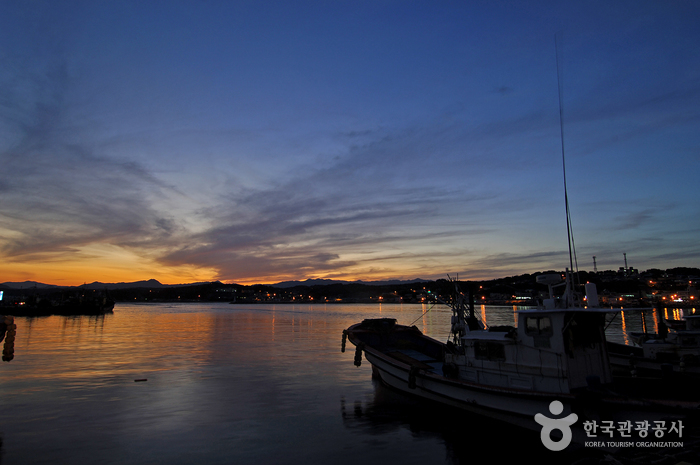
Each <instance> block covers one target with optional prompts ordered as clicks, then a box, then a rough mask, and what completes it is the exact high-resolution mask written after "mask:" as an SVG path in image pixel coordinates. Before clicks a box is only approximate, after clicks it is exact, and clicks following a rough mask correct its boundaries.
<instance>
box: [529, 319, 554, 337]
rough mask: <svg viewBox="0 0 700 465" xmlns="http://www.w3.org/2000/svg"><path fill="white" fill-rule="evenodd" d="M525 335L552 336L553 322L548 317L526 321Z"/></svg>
mask: <svg viewBox="0 0 700 465" xmlns="http://www.w3.org/2000/svg"><path fill="white" fill-rule="evenodd" d="M525 334H527V335H528V336H535V335H546V336H551V335H552V321H551V320H550V319H549V317H548V316H539V317H532V316H529V317H527V318H526V319H525Z"/></svg>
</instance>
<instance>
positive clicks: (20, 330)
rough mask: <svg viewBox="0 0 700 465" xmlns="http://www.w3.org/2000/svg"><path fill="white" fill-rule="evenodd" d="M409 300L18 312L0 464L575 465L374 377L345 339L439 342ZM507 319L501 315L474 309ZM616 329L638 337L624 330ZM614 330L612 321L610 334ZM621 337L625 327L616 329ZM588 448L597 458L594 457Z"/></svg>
mask: <svg viewBox="0 0 700 465" xmlns="http://www.w3.org/2000/svg"><path fill="white" fill-rule="evenodd" d="M428 308H429V307H427V306H421V305H382V306H378V305H328V306H323V305H312V306H307V305H303V306H299V305H294V306H293V305H248V306H246V305H229V304H175V305H173V304H150V305H143V304H118V305H117V306H116V308H115V310H114V314H111V315H106V316H100V317H58V316H52V317H41V318H17V319H16V324H17V335H16V339H15V346H14V347H15V348H14V359H13V360H12V361H11V362H5V363H2V365H0V399H1V404H0V409H1V410H0V439H1V441H2V444H1V446H0V463H2V464H3V465H15V464H35V463H46V464H61V463H69V464H128V463H133V464H161V463H162V464H190V463H202V464H305V465H321V464H324V465H325V464H353V465H357V464H360V465H371V464H394V463H395V464H433V463H434V464H458V463H471V464H474V463H493V462H496V463H500V462H502V461H505V460H514V461H517V462H519V463H525V462H529V461H530V460H531V459H532V458H533V457H534V458H536V459H537V460H538V462H539V463H573V462H574V461H576V460H580V459H581V458H584V457H586V456H588V455H592V454H593V453H594V452H596V451H595V449H592V448H588V449H585V450H578V451H576V450H567V451H564V452H560V453H553V452H549V451H547V450H546V449H545V448H544V446H543V445H542V443H541V441H540V440H539V435H538V434H537V433H534V432H530V431H523V430H520V429H516V428H514V427H510V426H508V425H506V424H502V423H496V422H493V421H491V420H489V419H488V418H485V417H481V416H474V415H468V414H465V413H463V412H455V411H448V410H446V409H443V408H441V407H439V406H435V405H427V404H425V403H423V402H419V401H416V400H415V399H412V398H409V397H406V396H404V395H402V394H400V393H396V392H394V391H391V390H389V389H387V388H384V387H383V386H381V385H380V384H378V383H376V382H374V381H373V380H372V379H371V367H370V365H369V364H368V363H367V362H366V361H364V362H363V364H362V366H361V367H355V366H354V365H353V355H354V347H353V346H352V345H350V344H348V351H347V352H346V353H341V351H340V346H341V332H342V330H343V329H344V328H347V327H348V326H350V325H351V324H353V323H356V322H358V321H361V320H362V319H364V318H373V317H393V318H397V319H398V320H399V323H402V324H410V323H412V322H414V320H417V321H415V323H414V324H416V325H417V326H418V328H419V329H421V330H422V331H423V332H425V333H426V334H428V335H430V336H433V337H435V338H437V339H440V340H445V339H446V337H447V331H448V326H449V317H450V315H451V312H450V311H449V309H446V308H437V307H436V308H433V309H432V310H431V311H430V312H428V313H427V314H426V315H424V316H421V315H422V313H423V312H424V311H425V310H427V309H428ZM482 316H483V317H485V319H486V321H487V323H489V324H513V323H514V318H513V309H512V308H504V307H501V308H489V307H486V308H483V307H482ZM632 319H634V320H635V321H636V320H638V318H637V317H634V318H628V320H630V321H627V322H625V321H620V319H619V318H618V321H617V322H615V323H613V325H612V326H611V329H612V331H613V332H615V333H616V337H619V338H624V335H623V333H622V332H620V329H619V328H618V329H616V328H617V326H620V325H622V326H625V325H626V327H630V325H632V326H633V327H632V329H638V328H637V326H639V324H635V323H634V321H631V320H632ZM616 325H617V326H616ZM620 328H621V326H620ZM593 455H595V454H593Z"/></svg>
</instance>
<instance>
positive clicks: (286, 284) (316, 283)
mask: <svg viewBox="0 0 700 465" xmlns="http://www.w3.org/2000/svg"><path fill="white" fill-rule="evenodd" d="M426 282H429V281H428V280H425V279H420V278H416V279H410V280H406V281H402V280H400V279H391V280H387V281H361V280H360V281H336V280H334V279H307V280H306V281H283V282H281V283H277V284H271V286H272V287H278V288H281V289H285V288H289V287H296V286H308V287H311V286H328V285H330V284H364V285H366V286H393V285H397V284H414V283H426Z"/></svg>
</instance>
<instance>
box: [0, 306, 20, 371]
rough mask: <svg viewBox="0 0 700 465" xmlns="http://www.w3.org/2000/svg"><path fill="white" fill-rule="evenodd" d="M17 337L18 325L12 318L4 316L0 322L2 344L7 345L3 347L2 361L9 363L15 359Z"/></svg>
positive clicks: (0, 340)
mask: <svg viewBox="0 0 700 465" xmlns="http://www.w3.org/2000/svg"><path fill="white" fill-rule="evenodd" d="M16 335H17V325H16V324H15V319H14V318H13V317H11V316H4V317H3V319H2V321H1V322H0V342H2V341H3V340H4V341H5V343H4V344H3V347H2V361H3V362H9V361H11V360H12V359H13V358H14V357H15V337H16Z"/></svg>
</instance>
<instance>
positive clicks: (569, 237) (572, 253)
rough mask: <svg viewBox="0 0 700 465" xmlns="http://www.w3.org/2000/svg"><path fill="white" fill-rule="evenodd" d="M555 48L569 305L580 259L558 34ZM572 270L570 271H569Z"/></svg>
mask: <svg viewBox="0 0 700 465" xmlns="http://www.w3.org/2000/svg"><path fill="white" fill-rule="evenodd" d="M554 48H555V52H556V62H557V90H558V94H559V135H560V138H561V164H562V172H563V175H564V205H565V209H566V238H567V241H568V245H569V269H568V270H567V273H566V281H567V285H566V289H567V291H566V299H568V300H569V301H568V302H567V306H570V305H572V304H573V286H574V283H573V282H572V280H571V278H572V276H570V274H574V272H575V275H576V279H577V280H578V261H577V260H575V258H576V246H575V244H574V233H573V231H572V228H571V211H570V209H569V193H568V188H567V185H566V156H565V150H564V105H563V99H562V79H561V74H562V73H561V63H560V61H559V41H558V40H557V35H556V34H555V35H554ZM574 263H576V268H574ZM569 270H570V271H569ZM576 284H577V285H578V284H579V283H578V282H577V283H576Z"/></svg>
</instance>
